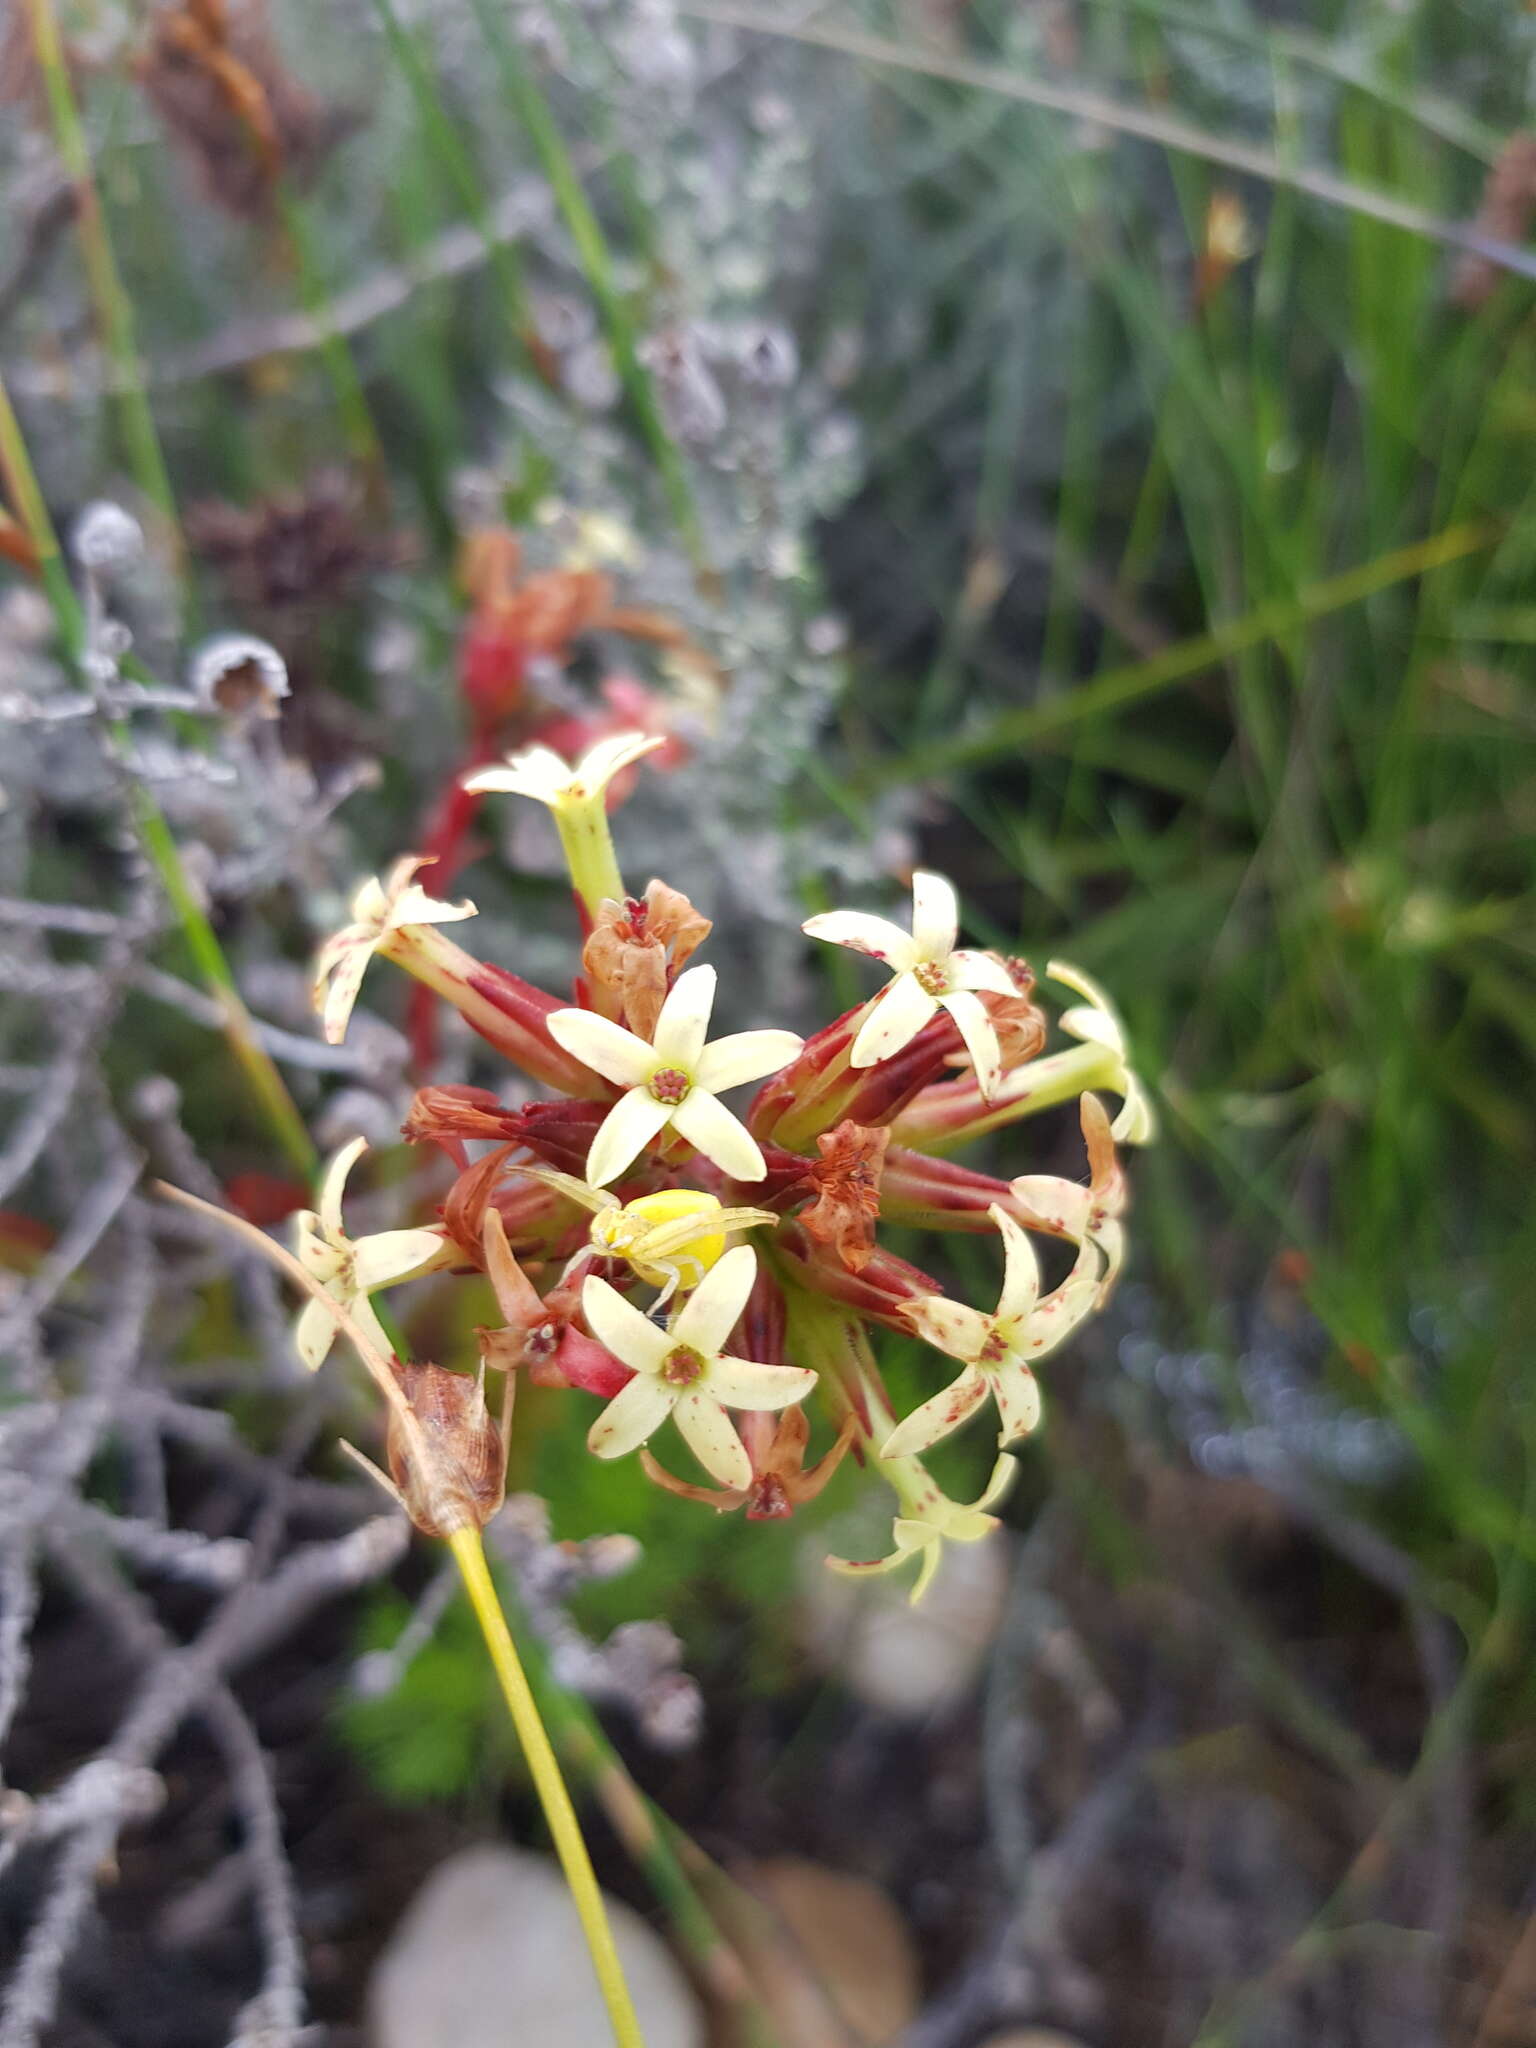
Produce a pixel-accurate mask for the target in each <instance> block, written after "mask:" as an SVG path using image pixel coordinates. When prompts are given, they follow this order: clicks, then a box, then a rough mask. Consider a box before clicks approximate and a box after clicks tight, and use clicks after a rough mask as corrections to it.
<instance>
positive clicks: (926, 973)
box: [912, 960, 949, 996]
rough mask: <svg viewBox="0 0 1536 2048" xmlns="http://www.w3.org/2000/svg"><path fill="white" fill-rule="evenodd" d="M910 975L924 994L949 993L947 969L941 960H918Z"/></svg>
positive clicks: (939, 994)
mask: <svg viewBox="0 0 1536 2048" xmlns="http://www.w3.org/2000/svg"><path fill="white" fill-rule="evenodd" d="M912 977H913V979H914V980H915V981H916V983H917V985H918V987H919V988H920V989H921V990H922V991H923V993H924V994H925V995H930V996H942V995H947V994H948V993H949V969H948V967H947V966H946V965H945V963H944V962H943V961H942V960H920V961H919V962H918V964H917V966H916V967H914V968H913V970H912Z"/></svg>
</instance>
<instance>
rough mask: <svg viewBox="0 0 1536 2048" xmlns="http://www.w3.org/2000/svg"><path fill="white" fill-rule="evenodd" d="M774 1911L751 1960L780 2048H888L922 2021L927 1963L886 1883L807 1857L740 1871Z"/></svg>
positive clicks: (750, 1941) (747, 1946) (745, 1950)
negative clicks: (921, 1975) (921, 1978)
mask: <svg viewBox="0 0 1536 2048" xmlns="http://www.w3.org/2000/svg"><path fill="white" fill-rule="evenodd" d="M735 1874H736V1875H737V1876H738V1877H739V1878H740V1879H741V1880H742V1881H743V1882H745V1884H746V1886H747V1888H748V1889H749V1890H750V1891H751V1892H752V1893H753V1894H754V1895H755V1896H756V1897H757V1898H758V1899H760V1900H761V1901H762V1902H763V1903H764V1904H765V1905H766V1906H767V1907H768V1908H769V1910H770V1913H771V1915H772V1924H771V1926H770V1925H765V1924H763V1923H762V1922H761V1921H759V1922H756V1923H754V1924H752V1925H751V1926H748V1925H746V1924H743V1926H742V1929H741V1938H740V1939H739V1941H738V1951H739V1952H740V1953H742V1955H743V1959H744V1960H745V1962H746V1964H747V1968H748V1972H749V1974H750V1975H751V1976H752V1977H753V1979H754V1981H755V1983H756V1985H757V1988H758V1992H759V1995H760V1996H761V1998H762V2000H763V2002H764V2004H765V2005H766V2006H767V2007H768V2009H769V2011H770V2013H771V2014H772V2016H773V2022H774V2029H775V2035H776V2039H777V2040H778V2042H779V2044H780V2048H884V2044H885V2043H887V2042H891V2041H894V2040H895V2039H896V2037H897V2036H898V2035H899V2034H900V2033H901V2032H902V2030H903V2029H904V2028H905V2027H906V2026H907V2025H909V2024H910V2022H911V2021H912V2020H914V2019H915V2018H916V2017H917V2009H918V1994H919V1982H918V1968H917V1956H916V1953H915V1951H914V1949H913V1946H912V1937H911V1935H910V1934H909V1933H908V1932H907V1924H906V1922H905V1920H904V1919H903V1918H902V1916H901V1914H900V1913H899V1912H898V1911H897V1909H896V1907H895V1905H894V1904H893V1903H892V1901H891V1900H890V1899H889V1898H888V1897H887V1895H886V1894H885V1893H884V1892H883V1891H881V1889H880V1888H879V1886H878V1885H874V1884H871V1883H870V1882H869V1881H868V1879H867V1878H862V1877H855V1876H853V1875H851V1874H850V1873H849V1872H847V1871H842V1870H829V1869H828V1868H827V1867H826V1866H825V1865H824V1864H819V1863H810V1862H807V1861H806V1860H805V1859H804V1858H802V1857H798V1856H781V1857H776V1858H774V1859H773V1860H772V1861H770V1862H766V1863H753V1864H748V1865H746V1866H744V1867H742V1868H741V1869H739V1870H738V1871H737V1872H736V1873H735Z"/></svg>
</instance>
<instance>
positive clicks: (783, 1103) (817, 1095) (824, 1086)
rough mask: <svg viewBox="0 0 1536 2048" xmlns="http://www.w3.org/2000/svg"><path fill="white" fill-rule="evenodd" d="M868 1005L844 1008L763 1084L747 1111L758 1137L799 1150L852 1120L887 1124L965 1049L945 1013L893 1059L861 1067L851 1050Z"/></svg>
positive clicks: (859, 1122)
mask: <svg viewBox="0 0 1536 2048" xmlns="http://www.w3.org/2000/svg"><path fill="white" fill-rule="evenodd" d="M867 1008H868V1005H867V1004H866V1005H863V1006H861V1007H860V1008H859V1009H857V1010H848V1011H846V1012H845V1013H844V1014H843V1015H842V1016H841V1017H839V1018H838V1019H837V1020H836V1022H835V1023H832V1024H829V1025H827V1026H826V1028H825V1030H822V1031H818V1032H817V1033H816V1035H815V1036H814V1037H813V1038H808V1039H807V1040H806V1042H805V1044H804V1046H803V1047H802V1048H801V1050H800V1052H799V1054H798V1056H797V1057H796V1058H795V1059H793V1060H791V1061H790V1063H789V1065H788V1066H787V1067H785V1068H784V1069H783V1071H782V1072H781V1073H778V1074H775V1075H774V1076H773V1077H772V1079H771V1080H769V1081H768V1082H767V1083H765V1085H764V1086H763V1087H762V1088H761V1089H760V1090H759V1091H758V1095H757V1099H756V1101H755V1102H754V1103H753V1104H752V1107H751V1109H750V1110H749V1111H748V1112H747V1125H748V1128H749V1129H750V1130H751V1132H752V1135H753V1137H755V1138H756V1139H758V1140H759V1142H761V1141H762V1140H763V1139H764V1138H772V1139H773V1140H774V1141H775V1142H776V1143H777V1144H780V1145H783V1146H787V1147H788V1148H789V1149H790V1150H791V1151H800V1150H803V1149H808V1148H809V1147H810V1145H811V1144H812V1143H813V1141H814V1140H815V1139H817V1138H819V1137H820V1136H821V1134H822V1133H823V1132H824V1131H830V1130H831V1129H832V1128H833V1126H834V1125H835V1124H839V1123H842V1122H844V1121H845V1120H847V1119H850V1118H851V1119H852V1121H853V1122H854V1123H856V1124H862V1125H864V1126H865V1127H866V1128H875V1127H877V1126H879V1125H882V1124H888V1123H890V1122H891V1121H892V1120H893V1118H895V1117H898V1116H899V1115H900V1114H901V1112H902V1110H903V1109H905V1108H906V1106H907V1104H908V1103H909V1102H910V1101H911V1100H912V1098H913V1096H915V1095H916V1094H917V1093H918V1092H919V1090H921V1089H923V1088H926V1087H927V1086H928V1085H929V1084H930V1083H931V1082H933V1081H935V1080H936V1079H937V1078H938V1077H939V1075H940V1074H942V1073H943V1072H944V1070H945V1067H946V1066H947V1065H948V1063H949V1062H950V1061H951V1060H952V1059H953V1058H954V1057H955V1056H956V1055H957V1054H958V1053H960V1052H961V1051H962V1050H963V1047H962V1045H961V1041H960V1034H959V1032H958V1031H957V1030H956V1028H955V1026H954V1024H953V1023H952V1022H951V1021H950V1019H949V1018H948V1017H947V1016H945V1015H943V1014H940V1015H939V1016H937V1017H935V1018H934V1019H933V1021H932V1022H931V1023H930V1024H926V1025H925V1026H924V1027H923V1029H922V1030H921V1031H920V1032H918V1034H917V1036H916V1037H915V1038H914V1039H912V1041H911V1043H910V1044H908V1045H904V1046H903V1047H902V1048H901V1050H900V1051H899V1052H897V1053H894V1054H893V1055H892V1056H891V1058H889V1059H887V1060H881V1061H879V1062H878V1064H877V1065H875V1066H872V1067H855V1066H853V1065H852V1064H851V1062H850V1059H849V1053H850V1051H851V1049H852V1046H853V1041H854V1039H855V1037H856V1036H857V1035H858V1027H859V1025H860V1023H861V1022H862V1021H863V1018H864V1015H865V1012H866V1010H867Z"/></svg>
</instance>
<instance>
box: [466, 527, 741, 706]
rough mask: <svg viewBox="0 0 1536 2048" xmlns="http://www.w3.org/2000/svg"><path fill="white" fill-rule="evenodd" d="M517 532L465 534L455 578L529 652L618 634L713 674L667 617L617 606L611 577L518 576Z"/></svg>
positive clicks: (573, 572)
mask: <svg viewBox="0 0 1536 2048" xmlns="http://www.w3.org/2000/svg"><path fill="white" fill-rule="evenodd" d="M522 564H523V550H522V544H521V542H520V541H519V540H518V538H517V536H516V534H514V533H512V532H511V531H509V530H508V529H507V528H506V527H501V526H481V527H475V528H473V529H472V530H471V531H470V532H469V533H467V534H466V535H465V537H464V539H463V541H462V543H461V544H460V549H459V580H460V582H461V583H462V584H463V585H464V588H465V590H466V592H467V593H468V595H469V597H470V599H471V602H472V603H473V605H474V608H475V611H476V613H477V614H478V615H480V616H481V617H482V618H487V617H488V618H492V619H494V620H495V622H496V624H497V626H498V627H499V628H500V629H501V630H502V631H503V632H505V633H506V634H507V636H508V637H509V638H511V639H515V640H516V641H517V642H518V643H519V644H520V645H521V646H522V647H523V648H524V649H525V650H526V651H527V652H528V653H529V654H547V655H561V654H564V653H565V652H566V650H567V649H568V648H569V647H570V644H571V642H572V641H573V640H576V639H579V638H580V637H581V635H582V634H583V633H593V632H609V633H624V634H627V635H628V636H629V638H630V639H632V640H645V641H648V642H650V643H651V644H652V645H654V646H657V647H671V648H679V649H684V650H686V651H687V652H688V653H690V654H691V655H692V656H694V657H696V658H697V659H698V660H700V661H701V662H703V663H704V664H705V666H706V667H707V668H708V670H709V671H710V673H711V674H713V675H716V676H718V674H719V670H718V668H717V667H716V666H715V664H714V663H713V662H711V661H710V660H709V657H708V656H707V655H705V654H704V653H703V651H702V650H701V649H699V648H697V647H695V646H694V644H693V642H692V641H691V640H690V639H689V637H688V634H687V631H686V630H685V629H684V628H683V627H682V626H680V625H679V624H678V622H677V621H676V620H675V619H672V618H669V617H668V616H667V614H666V613H665V612H658V611H654V610H652V609H650V608H649V607H648V606H645V605H616V604H615V603H614V601H613V582H612V579H611V578H609V577H607V576H604V575H603V574H602V573H601V571H599V570H597V569H541V570H538V571H536V572H535V573H534V574H533V575H531V576H526V577H525V576H524V575H523V573H522Z"/></svg>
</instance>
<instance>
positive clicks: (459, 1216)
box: [443, 1145, 517, 1265]
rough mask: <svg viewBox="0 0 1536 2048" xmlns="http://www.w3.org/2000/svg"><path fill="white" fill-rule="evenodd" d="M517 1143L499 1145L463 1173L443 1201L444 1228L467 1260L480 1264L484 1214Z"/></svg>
mask: <svg viewBox="0 0 1536 2048" xmlns="http://www.w3.org/2000/svg"><path fill="white" fill-rule="evenodd" d="M516 1150H517V1147H516V1146H515V1145H498V1146H497V1148H496V1150H495V1151H494V1152H487V1153H486V1155H485V1157H484V1158H483V1159H477V1160H476V1161H475V1163H474V1165H473V1166H471V1167H468V1168H467V1169H466V1170H465V1171H464V1172H463V1173H461V1174H460V1175H459V1177H458V1179H457V1180H456V1181H455V1182H454V1184H453V1186H452V1187H451V1188H450V1189H449V1190H448V1194H447V1197H446V1199H445V1200H444V1202H443V1228H444V1229H445V1230H446V1231H447V1233H448V1235H449V1236H450V1237H451V1238H452V1239H453V1241H454V1243H455V1244H456V1245H457V1246H458V1247H459V1249H460V1250H461V1251H462V1252H463V1253H464V1256H465V1259H466V1262H468V1263H472V1264H474V1265H479V1263H480V1260H481V1257H482V1254H481V1249H480V1247H481V1243H482V1240H483V1237H484V1234H485V1214H486V1209H487V1207H488V1205H489V1203H490V1200H491V1197H492V1196H493V1195H494V1193H495V1192H496V1188H497V1185H498V1184H499V1182H500V1181H501V1180H502V1178H503V1176H504V1175H505V1173H506V1169H507V1161H508V1159H509V1158H510V1157H511V1155H512V1154H513V1152H515V1151H516Z"/></svg>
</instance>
